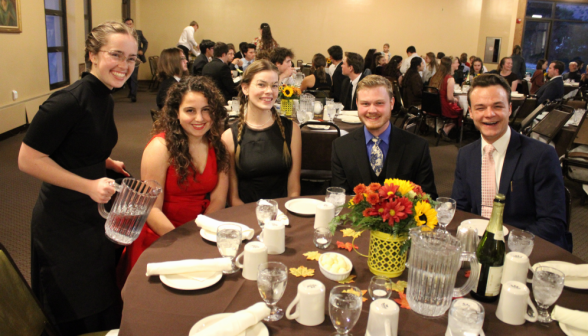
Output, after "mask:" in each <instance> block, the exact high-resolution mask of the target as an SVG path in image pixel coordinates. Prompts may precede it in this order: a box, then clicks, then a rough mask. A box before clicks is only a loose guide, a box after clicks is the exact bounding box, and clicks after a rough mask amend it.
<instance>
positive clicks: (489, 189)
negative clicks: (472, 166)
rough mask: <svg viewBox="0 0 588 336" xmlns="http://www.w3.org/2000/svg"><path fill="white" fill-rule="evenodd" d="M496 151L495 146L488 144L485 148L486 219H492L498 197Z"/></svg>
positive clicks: (484, 186)
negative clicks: (496, 196)
mask: <svg viewBox="0 0 588 336" xmlns="http://www.w3.org/2000/svg"><path fill="white" fill-rule="evenodd" d="M494 151H495V149H494V146H492V145H490V144H488V145H486V146H484V156H482V217H486V218H490V215H491V214H492V206H493V204H494V196H495V195H496V172H495V170H494V169H495V168H494V158H493V157H492V153H493V152H494Z"/></svg>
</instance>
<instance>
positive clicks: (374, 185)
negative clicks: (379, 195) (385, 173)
mask: <svg viewBox="0 0 588 336" xmlns="http://www.w3.org/2000/svg"><path fill="white" fill-rule="evenodd" d="M381 186H382V185H381V184H379V183H371V184H370V185H369V187H368V189H369V190H371V191H377V190H378V189H380V187H381Z"/></svg>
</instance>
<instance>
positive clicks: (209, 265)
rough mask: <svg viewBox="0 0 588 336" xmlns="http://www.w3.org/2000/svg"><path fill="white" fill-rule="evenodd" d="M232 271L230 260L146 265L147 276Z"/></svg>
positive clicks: (181, 261) (217, 259)
mask: <svg viewBox="0 0 588 336" xmlns="http://www.w3.org/2000/svg"><path fill="white" fill-rule="evenodd" d="M230 269H232V265H231V259H229V258H214V259H186V260H178V261H166V262H159V263H149V264H147V274H146V275H147V276H152V275H160V274H182V273H191V272H212V271H214V272H222V271H228V270H230Z"/></svg>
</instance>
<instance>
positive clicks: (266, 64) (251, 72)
mask: <svg viewBox="0 0 588 336" xmlns="http://www.w3.org/2000/svg"><path fill="white" fill-rule="evenodd" d="M263 71H274V72H275V73H276V74H277V73H278V68H276V66H275V65H274V64H273V63H271V62H270V61H268V60H257V61H255V62H253V63H251V65H249V66H248V67H247V70H245V73H244V74H243V79H242V80H241V84H247V85H251V82H252V81H253V77H255V75H257V74H258V73H260V72H263ZM239 103H240V104H241V108H240V109H239V127H238V131H237V147H236V149H235V165H236V166H237V167H240V166H239V156H240V154H241V140H242V139H243V133H244V131H245V127H244V126H245V113H246V111H247V104H248V103H249V98H248V97H247V95H245V93H244V92H243V89H242V87H239ZM271 112H272V118H273V119H274V120H275V121H276V123H277V124H278V127H279V128H280V133H282V138H283V139H284V146H283V147H282V157H283V158H284V162H285V163H286V164H287V165H290V164H291V163H292V155H291V154H290V150H289V149H288V143H287V141H286V131H285V130H284V125H282V120H281V118H280V116H279V115H278V112H277V111H276V108H275V107H273V106H272V108H271Z"/></svg>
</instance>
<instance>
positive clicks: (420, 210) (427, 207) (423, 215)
mask: <svg viewBox="0 0 588 336" xmlns="http://www.w3.org/2000/svg"><path fill="white" fill-rule="evenodd" d="M414 219H415V220H416V224H417V226H423V225H426V226H427V227H426V228H423V229H424V231H430V230H433V229H434V228H435V225H437V211H435V209H434V208H433V207H431V204H430V203H429V202H424V201H419V202H418V203H417V204H416V206H415V207H414Z"/></svg>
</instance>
